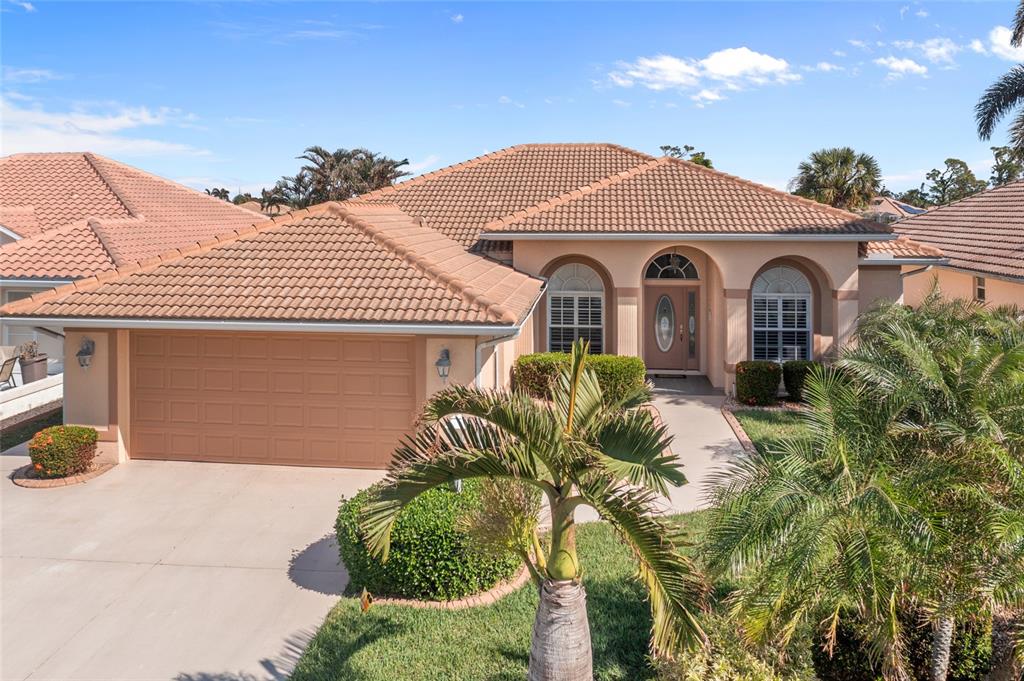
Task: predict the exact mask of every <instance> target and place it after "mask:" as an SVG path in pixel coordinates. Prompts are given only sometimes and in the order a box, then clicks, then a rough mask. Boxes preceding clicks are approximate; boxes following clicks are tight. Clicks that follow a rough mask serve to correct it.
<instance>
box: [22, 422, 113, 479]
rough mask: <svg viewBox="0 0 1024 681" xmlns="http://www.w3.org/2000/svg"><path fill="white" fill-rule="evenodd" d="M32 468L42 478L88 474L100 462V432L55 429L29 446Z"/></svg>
mask: <svg viewBox="0 0 1024 681" xmlns="http://www.w3.org/2000/svg"><path fill="white" fill-rule="evenodd" d="M28 455H29V458H30V459H31V460H32V468H33V469H34V470H35V473H36V475H37V476H39V477H40V478H64V477H67V476H69V475H75V474H76V473H84V472H86V471H87V470H89V467H90V466H92V460H93V459H94V458H96V430H95V429H94V428H88V427H86V426H51V427H49V428H44V429H43V430H41V431H39V432H38V433H36V434H35V436H34V437H33V438H32V439H31V440H30V441H29V443H28Z"/></svg>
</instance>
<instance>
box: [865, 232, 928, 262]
mask: <svg viewBox="0 0 1024 681" xmlns="http://www.w3.org/2000/svg"><path fill="white" fill-rule="evenodd" d="M860 257H862V258H865V257H870V258H879V259H883V258H885V257H890V258H896V259H900V258H915V259H916V258H942V257H943V253H942V251H941V250H939V249H938V248H935V247H934V246H927V245H925V244H922V243H918V242H917V241H914V240H913V239H909V238H907V237H906V236H900V237H899V238H897V239H895V240H892V241H867V242H861V244H860Z"/></svg>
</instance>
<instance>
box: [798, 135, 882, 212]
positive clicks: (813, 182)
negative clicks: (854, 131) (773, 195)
mask: <svg viewBox="0 0 1024 681" xmlns="http://www.w3.org/2000/svg"><path fill="white" fill-rule="evenodd" d="M881 174H882V173H881V170H880V169H879V167H878V161H876V160H875V158H874V157H873V156H869V155H868V154H860V153H857V152H856V151H854V150H853V149H851V148H850V147H835V148H831V149H819V150H817V151H815V152H812V153H811V155H810V156H809V157H808V159H807V160H806V161H802V162H801V163H800V165H799V166H798V172H797V176H796V177H794V178H793V179H792V180H790V182H789V190H790V191H791V192H793V193H794V194H797V195H798V196H803V197H804V198H808V199H813V200H815V201H820V202H821V203H827V204H828V205H830V206H835V207H836V208H845V209H847V210H855V209H857V208H861V207H863V206H866V205H867V203H868V201H869V200H870V199H871V198H872V197H873V196H875V195H876V194H878V192H879V191H880V190H881V188H882V178H881Z"/></svg>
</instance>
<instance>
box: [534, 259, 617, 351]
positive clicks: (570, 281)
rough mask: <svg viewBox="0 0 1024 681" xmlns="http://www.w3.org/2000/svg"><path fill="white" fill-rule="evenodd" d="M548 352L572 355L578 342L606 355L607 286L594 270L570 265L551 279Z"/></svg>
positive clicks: (561, 268)
mask: <svg viewBox="0 0 1024 681" xmlns="http://www.w3.org/2000/svg"><path fill="white" fill-rule="evenodd" d="M547 304H548V351H549V352H569V351H570V350H571V349H572V344H573V342H574V341H575V340H577V339H579V338H582V339H584V340H587V341H589V342H590V352H592V353H601V352H604V282H603V281H602V280H601V276H600V275H599V274H598V273H597V272H595V271H594V269H593V268H592V267H589V266H587V265H584V264H583V263H569V264H568V265H562V266H561V267H559V268H558V269H557V270H556V271H555V273H554V274H553V275H551V277H550V278H549V279H548V296H547Z"/></svg>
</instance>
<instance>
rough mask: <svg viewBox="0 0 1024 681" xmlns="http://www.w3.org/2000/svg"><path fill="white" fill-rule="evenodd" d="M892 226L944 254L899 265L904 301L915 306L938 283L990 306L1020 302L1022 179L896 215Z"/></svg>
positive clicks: (1023, 293) (1023, 287)
mask: <svg viewBox="0 0 1024 681" xmlns="http://www.w3.org/2000/svg"><path fill="white" fill-rule="evenodd" d="M893 227H894V229H895V230H896V231H897V232H898V233H900V234H902V235H905V236H906V237H907V238H910V239H913V240H914V241H916V242H919V243H920V244H923V245H925V246H926V247H930V248H934V249H938V250H939V251H941V252H942V253H943V254H944V255H945V256H946V258H947V260H946V262H944V263H939V264H936V265H934V266H930V267H929V266H924V267H922V266H907V267H905V269H904V279H903V290H904V300H905V302H906V303H907V304H909V305H916V304H917V303H918V302H919V301H920V300H921V299H922V298H923V297H924V296H925V295H926V294H927V293H928V292H929V291H930V290H931V288H932V286H933V285H934V284H935V282H938V284H939V287H940V289H941V290H942V294H943V295H944V296H948V297H952V298H964V299H967V300H971V299H974V300H978V301H980V302H985V303H989V304H992V305H1010V304H1014V305H1024V180H1017V181H1015V182H1010V183H1008V184H1005V185H1003V186H1001V187H995V188H993V189H988V190H986V191H983V192H979V193H977V194H975V195H973V196H970V197H968V198H966V199H962V200H960V201H957V202H955V203H951V204H948V205H945V206H940V207H938V208H933V209H931V210H929V211H928V212H926V213H923V214H921V215H916V216H913V217H909V218H906V219H903V220H901V221H900V222H898V223H896V224H895V225H893Z"/></svg>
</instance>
